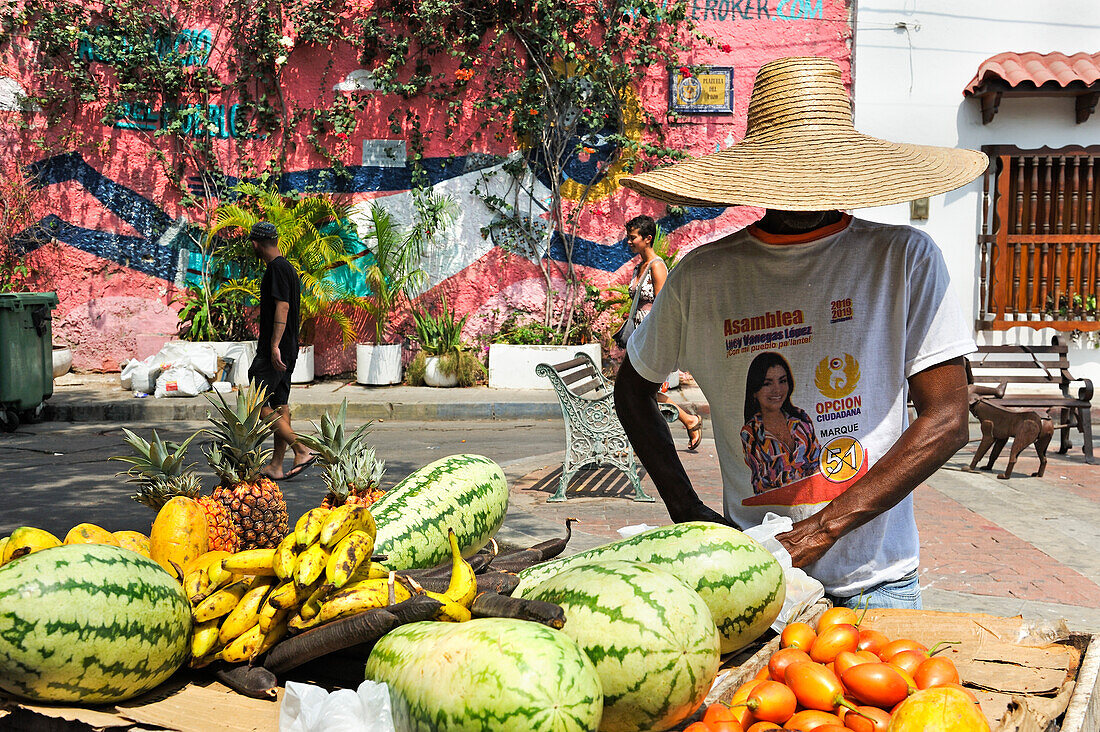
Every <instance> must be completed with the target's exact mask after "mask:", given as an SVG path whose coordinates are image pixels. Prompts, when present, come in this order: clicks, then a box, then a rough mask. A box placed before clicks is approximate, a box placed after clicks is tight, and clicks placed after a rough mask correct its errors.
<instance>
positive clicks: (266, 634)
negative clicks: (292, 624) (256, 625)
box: [248, 611, 290, 661]
mask: <svg viewBox="0 0 1100 732" xmlns="http://www.w3.org/2000/svg"><path fill="white" fill-rule="evenodd" d="M289 621H290V612H289V611H287V612H284V613H282V614H281V615H280V616H279V617H278V618H277V619H276V621H275V623H274V624H273V625H271V626H270V627H268V628H267V630H263V626H261V630H263V639H262V640H261V641H260V647H259V648H257V649H256V652H255V653H253V654H252V658H250V659H248V660H249V661H251V660H252V659H253V658H255V657H256V656H260V655H263V654H264V653H267V652H268V650H269V649H270V648H271V646H273V645H275V644H276V643H278V642H279V641H280V640H282V639H283V636H285V635H286V631H287V627H288V623H289Z"/></svg>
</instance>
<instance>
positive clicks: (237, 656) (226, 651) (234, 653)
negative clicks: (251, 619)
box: [218, 623, 264, 663]
mask: <svg viewBox="0 0 1100 732" xmlns="http://www.w3.org/2000/svg"><path fill="white" fill-rule="evenodd" d="M263 639H264V634H263V632H262V631H261V630H260V624H259V623H257V624H256V625H253V626H252V627H251V628H249V629H248V630H246V631H245V632H244V633H241V634H240V635H239V636H237V637H236V638H234V639H233V642H232V643H229V644H228V645H226V647H225V648H223V649H222V650H221V652H220V653H219V654H218V658H220V659H221V660H223V661H225V662H226V663H244V662H245V661H248V660H251V658H252V656H253V655H255V653H256V651H257V649H259V647H260V643H262V642H263Z"/></svg>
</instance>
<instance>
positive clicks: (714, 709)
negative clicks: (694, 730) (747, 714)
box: [703, 702, 741, 724]
mask: <svg viewBox="0 0 1100 732" xmlns="http://www.w3.org/2000/svg"><path fill="white" fill-rule="evenodd" d="M739 716H740V715H738V713H737V711H736V710H733V709H730V708H729V707H727V706H726V705H725V704H722V703H721V702H718V703H715V704H711V705H710V706H709V707H707V711H706V713H705V714H703V722H705V723H706V724H714V723H715V722H737V723H740V721H741V720H740V719H739Z"/></svg>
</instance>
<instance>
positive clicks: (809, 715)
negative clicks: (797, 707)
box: [783, 709, 840, 732]
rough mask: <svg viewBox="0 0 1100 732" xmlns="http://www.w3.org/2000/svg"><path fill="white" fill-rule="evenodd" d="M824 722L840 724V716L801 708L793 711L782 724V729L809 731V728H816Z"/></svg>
mask: <svg viewBox="0 0 1100 732" xmlns="http://www.w3.org/2000/svg"><path fill="white" fill-rule="evenodd" d="M824 724H840V717H838V716H836V715H835V714H829V713H828V712H822V711H819V710H817V709H803V710H802V711H801V712H795V713H794V714H793V715H792V716H791V718H790V719H788V720H787V723H786V724H784V725H783V729H797V730H802V732H810V730H816V729H817V728H818V727H820V726H822V725H824Z"/></svg>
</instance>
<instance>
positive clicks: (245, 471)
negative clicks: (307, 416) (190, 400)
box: [200, 381, 279, 483]
mask: <svg viewBox="0 0 1100 732" xmlns="http://www.w3.org/2000/svg"><path fill="white" fill-rule="evenodd" d="M216 394H217V400H215V399H214V398H213V397H211V396H210V395H209V394H207V395H206V398H207V400H208V401H209V402H210V403H211V404H212V405H213V406H214V409H215V410H216V411H215V412H213V413H208V415H207V416H208V418H209V420H210V424H211V425H212V426H211V427H205V428H203V429H202V430H200V432H201V433H202V434H205V435H208V436H209V437H210V438H211V441H210V448H209V450H207V451H206V459H207V461H208V462H209V463H210V467H211V468H213V469H214V472H215V473H216V474H217V475H218V477H219V478H221V480H222V482H223V483H238V482H248V481H252V480H255V479H256V476H258V475H259V474H260V470H262V469H263V466H264V465H266V464H267V462H268V461H269V460H271V454H272V450H270V449H264V443H265V442H267V439H268V437H270V436H271V434H272V433H273V432H274V429H275V428H274V424H275V422H276V421H277V420H278V419H279V415H278V413H272V414H270V415H268V416H267V417H266V418H265V417H264V416H263V415H262V414H261V410H262V409H263V407H264V404H265V403H266V402H267V389H265V388H264V387H263V386H262V385H260V384H257V383H256V382H255V381H253V382H252V383H250V384H249V385H248V388H247V389H239V390H238V391H237V399H236V403H235V404H234V405H233V406H230V405H229V403H228V402H226V401H225V397H223V396H222V395H221V393H219V392H216ZM219 402H220V403H219Z"/></svg>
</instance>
